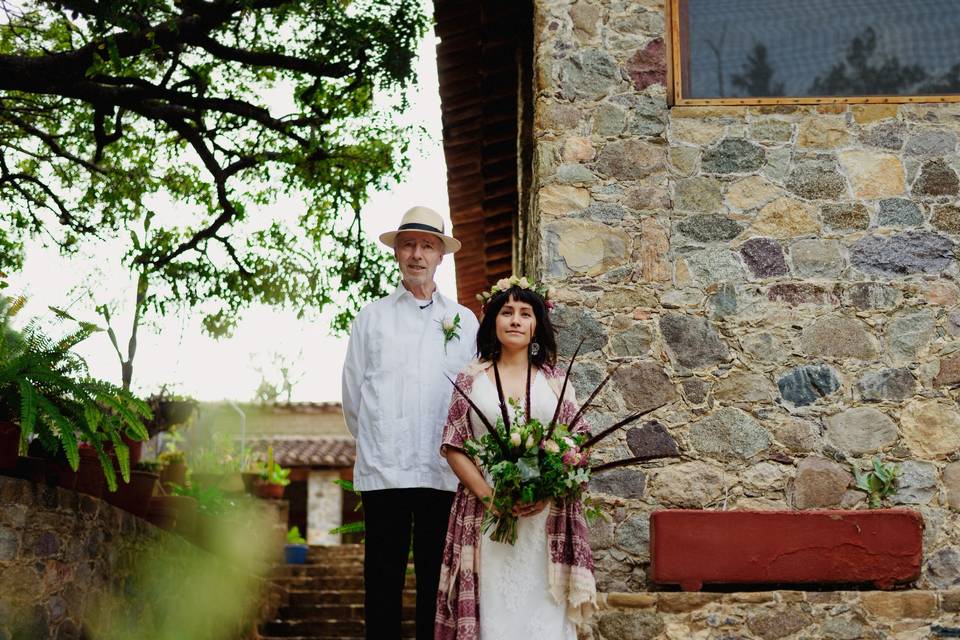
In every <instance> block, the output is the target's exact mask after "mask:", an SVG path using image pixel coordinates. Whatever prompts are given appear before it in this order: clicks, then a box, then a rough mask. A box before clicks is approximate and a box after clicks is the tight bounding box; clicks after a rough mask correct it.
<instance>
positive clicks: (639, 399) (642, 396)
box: [612, 362, 677, 412]
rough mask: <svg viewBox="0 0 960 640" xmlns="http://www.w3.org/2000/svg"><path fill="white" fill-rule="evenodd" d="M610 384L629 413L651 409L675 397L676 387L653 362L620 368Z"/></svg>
mask: <svg viewBox="0 0 960 640" xmlns="http://www.w3.org/2000/svg"><path fill="white" fill-rule="evenodd" d="M612 382H613V384H614V385H616V388H617V389H618V390H619V391H620V395H621V396H622V397H623V400H624V402H626V403H627V410H628V411H631V412H636V411H646V410H647V409H653V408H654V407H659V406H660V405H663V404H666V403H668V402H672V401H673V400H675V399H676V397H677V389H676V387H674V385H673V383H672V382H671V381H670V378H669V377H668V376H667V374H666V373H664V371H663V368H662V367H661V366H660V365H658V364H657V363H655V362H639V363H637V364H631V365H628V366H622V367H620V368H619V369H617V372H616V373H615V374H613V381H612Z"/></svg>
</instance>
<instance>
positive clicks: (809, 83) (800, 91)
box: [667, 0, 960, 104]
mask: <svg viewBox="0 0 960 640" xmlns="http://www.w3.org/2000/svg"><path fill="white" fill-rule="evenodd" d="M667 6H668V17H669V20H670V24H671V30H670V31H671V33H670V36H671V50H672V57H673V64H672V65H671V68H672V87H671V88H672V90H673V97H674V102H675V103H676V104H714V103H716V104H763V103H788V104H800V103H821V102H947V101H960V37H958V35H960V11H958V8H960V6H958V2H957V0H668V2H667Z"/></svg>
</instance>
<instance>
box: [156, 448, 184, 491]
mask: <svg viewBox="0 0 960 640" xmlns="http://www.w3.org/2000/svg"><path fill="white" fill-rule="evenodd" d="M157 460H158V461H159V462H160V463H161V464H162V465H163V467H162V470H161V471H160V484H162V485H163V486H164V487H165V488H167V489H169V488H170V487H171V486H172V485H177V486H181V487H182V486H184V485H186V484H187V456H186V454H184V453H183V451H180V450H178V449H175V448H171V449H168V450H167V451H164V452H163V453H161V454H160V455H159V456H158V457H157Z"/></svg>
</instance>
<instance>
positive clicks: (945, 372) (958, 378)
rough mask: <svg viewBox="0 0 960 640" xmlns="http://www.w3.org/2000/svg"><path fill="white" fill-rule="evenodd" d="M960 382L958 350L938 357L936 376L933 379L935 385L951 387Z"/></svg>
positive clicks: (959, 354)
mask: <svg viewBox="0 0 960 640" xmlns="http://www.w3.org/2000/svg"><path fill="white" fill-rule="evenodd" d="M958 383H960V352H957V353H951V354H950V355H948V356H944V357H942V358H940V366H939V368H938V370H937V376H936V377H935V378H934V379H933V386H935V387H952V386H953V385H955V384H958Z"/></svg>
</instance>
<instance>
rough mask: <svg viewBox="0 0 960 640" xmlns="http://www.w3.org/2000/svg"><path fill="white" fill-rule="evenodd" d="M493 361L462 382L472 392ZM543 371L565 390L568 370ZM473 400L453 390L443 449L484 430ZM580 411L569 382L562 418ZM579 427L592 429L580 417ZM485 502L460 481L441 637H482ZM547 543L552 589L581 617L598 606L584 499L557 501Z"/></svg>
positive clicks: (444, 576)
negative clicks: (478, 427) (474, 424)
mask: <svg viewBox="0 0 960 640" xmlns="http://www.w3.org/2000/svg"><path fill="white" fill-rule="evenodd" d="M489 366H490V363H489V362H473V363H471V364H470V365H468V366H467V368H466V369H464V371H463V372H461V373H460V374H459V375H458V376H457V384H458V385H460V388H461V389H463V390H464V392H465V393H467V394H469V393H471V392H472V390H473V382H474V380H475V379H476V378H477V376H479V375H482V374H483V372H484V371H486V369H487V368H488V367H489ZM541 371H542V373H543V375H544V377H545V378H546V379H547V382H548V383H549V384H550V387H551V388H552V389H553V392H554V393H555V394H557V396H558V397H559V395H560V388H561V386H562V384H563V376H564V372H563V371H561V370H559V369H557V368H555V367H551V366H549V365H544V366H543V367H541ZM469 412H470V405H469V404H468V403H467V401H466V400H465V399H464V397H463V396H462V395H460V393H459V392H456V391H454V393H453V399H452V401H451V403H450V413H449V415H448V416H447V424H446V426H445V427H444V429H443V445H442V446H441V453H443V454H445V453H446V450H447V448H450V447H452V448H454V449H459V450H460V451H463V447H464V443H465V442H466V441H467V440H470V439H474V438H475V437H476V436H478V435H480V434H476V435H475V434H474V433H473V431H472V429H471V427H470V416H469ZM576 412H577V407H576V400H575V398H574V393H573V388H572V386H570V385H568V386H567V391H566V392H565V394H564V400H563V404H562V406H561V408H560V417H559V422H561V423H568V422H569V421H570V420H572V419H573V416H574V414H576ZM576 430H577V431H583V432H589V425H588V424H587V423H586V421H585V420H583V419H581V421H580V422H579V424H578V425H577V429H576ZM482 520H483V504H482V503H481V502H480V500H478V499H477V498H476V496H474V495H473V494H471V493H470V492H469V491H467V490H466V488H465V487H464V486H463V485H462V484H461V485H460V486H459V487H457V494H456V497H455V498H454V499H453V508H452V509H451V511H450V521H449V523H448V525H447V539H446V544H445V546H444V550H443V565H442V567H441V570H440V590H439V592H438V593H437V617H436V625H435V627H434V629H435V631H434V637H435V638H436V640H478V639H479V637H480V601H479V588H478V584H477V572H478V570H479V563H480V553H479V552H480V548H479V545H478V544H477V543H478V541H479V539H480V523H481V521H482ZM547 544H548V547H549V549H550V563H549V564H548V576H547V579H548V584H549V585H550V593H551V594H552V595H553V597H554V598H555V599H556V601H557V602H558V603H559V602H566V605H567V617H569V618H570V619H571V620H572V621H573V622H575V623H576V622H580V621H582V620H584V619H585V618H586V617H588V616H589V615H590V614H591V613H593V611H595V610H596V606H597V604H596V603H597V589H596V583H595V581H594V576H593V552H592V551H591V549H590V540H589V535H588V532H587V523H586V521H585V520H584V517H583V508H582V505H581V503H580V502H579V501H576V502H570V503H565V504H561V505H557V504H552V505H551V506H550V514H549V516H548V517H547Z"/></svg>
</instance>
